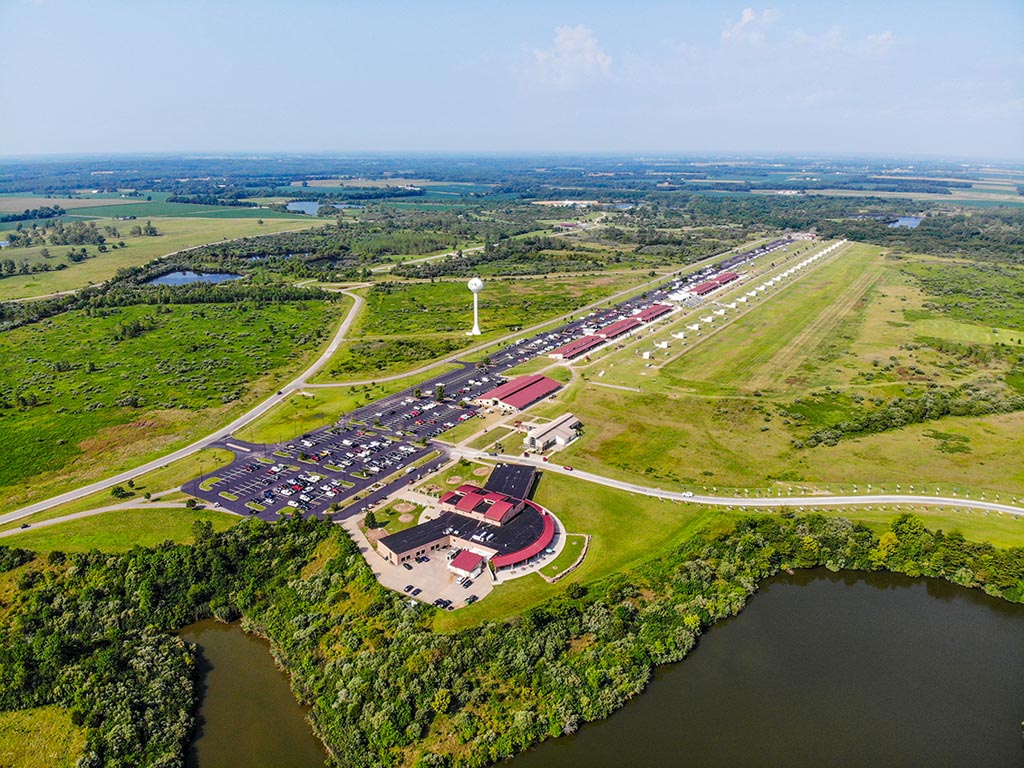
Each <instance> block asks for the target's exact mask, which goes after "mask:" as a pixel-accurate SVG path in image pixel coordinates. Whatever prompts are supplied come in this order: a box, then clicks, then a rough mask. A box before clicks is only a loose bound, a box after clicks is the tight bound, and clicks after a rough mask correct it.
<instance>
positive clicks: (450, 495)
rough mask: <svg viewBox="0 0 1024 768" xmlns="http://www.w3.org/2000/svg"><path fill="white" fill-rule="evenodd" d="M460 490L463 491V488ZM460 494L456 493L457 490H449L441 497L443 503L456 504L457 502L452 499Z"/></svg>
mask: <svg viewBox="0 0 1024 768" xmlns="http://www.w3.org/2000/svg"><path fill="white" fill-rule="evenodd" d="M459 491H460V492H461V491H462V489H461V488H460V489H459ZM458 495H459V494H458V493H456V492H455V491H448V492H447V493H446V494H445V495H444V496H442V497H441V503H442V504H449V503H451V504H454V503H455V502H453V501H452V499H453V498H454V497H455V496H458Z"/></svg>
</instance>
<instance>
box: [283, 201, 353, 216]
mask: <svg viewBox="0 0 1024 768" xmlns="http://www.w3.org/2000/svg"><path fill="white" fill-rule="evenodd" d="M321 205H333V206H334V207H335V208H337V209H338V210H339V211H340V210H342V209H344V208H362V207H363V206H361V205H353V204H351V203H320V202H318V201H316V200H295V201H292V202H290V203H288V205H287V208H288V210H289V211H298V212H299V213H307V214H309V215H310V216H316V212H317V211H319V210H320V206H321Z"/></svg>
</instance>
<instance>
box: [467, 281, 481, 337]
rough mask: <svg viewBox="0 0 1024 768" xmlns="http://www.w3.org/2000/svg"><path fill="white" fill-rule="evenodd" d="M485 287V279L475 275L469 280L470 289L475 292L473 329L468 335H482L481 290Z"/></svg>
mask: <svg viewBox="0 0 1024 768" xmlns="http://www.w3.org/2000/svg"><path fill="white" fill-rule="evenodd" d="M483 289H484V281H483V280H481V279H480V278H479V277H474V278H472V279H471V280H470V281H469V290H470V291H472V292H473V330H472V331H470V332H469V333H468V334H466V335H467V336H479V335H480V291H482V290H483Z"/></svg>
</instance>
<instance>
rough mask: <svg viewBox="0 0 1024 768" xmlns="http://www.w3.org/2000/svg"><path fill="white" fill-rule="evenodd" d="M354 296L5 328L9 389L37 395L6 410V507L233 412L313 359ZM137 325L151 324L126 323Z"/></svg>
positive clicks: (2, 487)
mask: <svg viewBox="0 0 1024 768" xmlns="http://www.w3.org/2000/svg"><path fill="white" fill-rule="evenodd" d="M347 305H348V300H345V301H342V302H335V303H321V302H293V303H281V304H275V305H273V306H260V305H255V304H244V305H237V306H232V305H168V306H161V307H148V306H137V307H121V308H115V309H105V310H104V311H103V313H102V314H101V315H100V316H88V314H87V313H86V312H85V311H74V312H68V313H65V314H63V315H60V316H58V317H55V318H50V319H49V320H46V321H44V322H41V323H35V324H33V325H29V326H24V327H22V328H15V329H13V330H10V331H7V332H5V333H4V334H2V335H0V358H3V359H5V360H9V361H10V364H9V365H6V366H4V367H3V368H2V369H0V392H4V391H6V392H8V393H12V394H11V396H13V393H16V392H17V393H31V394H30V395H29V396H30V397H31V398H32V402H33V403H34V404H33V405H25V406H21V407H17V408H6V409H3V410H0V429H2V430H3V432H4V434H5V435H6V436H7V438H8V440H7V443H6V446H5V455H4V461H3V462H0V493H2V494H3V495H2V497H0V498H2V501H0V508H2V510H3V511H6V510H9V509H15V508H17V507H19V506H22V505H23V504H27V503H30V502H31V501H33V500H35V499H39V498H47V497H49V496H53V495H56V494H58V493H61V492H63V491H65V490H68V489H69V487H76V486H80V485H83V484H87V483H88V482H89V481H91V480H95V479H99V477H104V476H110V475H112V474H116V473H118V472H120V471H123V470H125V469H129V468H131V467H133V466H138V465H139V464H141V463H143V462H144V461H145V460H147V459H153V458H158V457H159V456H161V455H164V454H165V453H166V452H167V451H168V450H171V449H173V448H175V447H180V446H182V445H187V444H188V442H189V441H190V440H192V439H195V438H196V437H199V436H201V435H203V434H206V433H207V432H210V431H212V430H213V429H215V428H216V427H217V426H219V425H221V424H224V423H226V422H228V421H230V419H231V418H232V417H233V416H234V415H237V414H239V413H242V412H244V411H245V410H246V409H248V408H250V407H251V406H252V405H253V404H254V403H256V402H258V401H259V400H260V399H262V398H263V397H265V396H266V395H267V394H269V393H271V392H273V391H274V389H276V387H278V386H280V383H281V381H282V380H286V377H287V376H288V375H289V374H291V373H294V372H296V371H297V370H301V369H302V368H303V367H304V366H305V365H308V362H309V361H310V360H311V359H314V358H315V356H316V355H317V354H319V349H320V348H322V345H323V344H326V342H327V339H328V337H329V335H330V333H331V331H332V330H333V321H335V320H336V319H337V318H338V317H340V316H341V314H342V313H343V312H344V311H345V309H346V307H347ZM136 322H137V323H139V324H141V326H142V327H143V328H144V329H147V330H143V331H142V332H141V333H140V334H139V335H136V336H129V337H125V336H124V334H123V333H121V332H120V331H119V330H118V329H119V328H124V327H126V325H127V324H132V323H136ZM24 349H31V350H32V356H31V357H29V356H27V355H25V354H23V353H22V352H20V351H19V350H24Z"/></svg>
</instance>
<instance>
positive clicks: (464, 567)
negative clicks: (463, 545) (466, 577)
mask: <svg viewBox="0 0 1024 768" xmlns="http://www.w3.org/2000/svg"><path fill="white" fill-rule="evenodd" d="M483 561H484V559H483V557H481V556H480V555H478V554H477V553H476V552H470V551H469V550H468V549H464V550H462V551H461V552H459V554H457V555H456V556H455V557H454V558H453V559H452V562H451V567H452V568H454V569H456V570H459V571H465V572H466V573H472V572H473V571H475V570H476V568H477V566H478V565H480V563H482V562H483Z"/></svg>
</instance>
